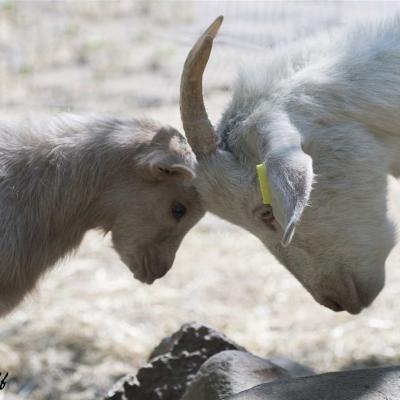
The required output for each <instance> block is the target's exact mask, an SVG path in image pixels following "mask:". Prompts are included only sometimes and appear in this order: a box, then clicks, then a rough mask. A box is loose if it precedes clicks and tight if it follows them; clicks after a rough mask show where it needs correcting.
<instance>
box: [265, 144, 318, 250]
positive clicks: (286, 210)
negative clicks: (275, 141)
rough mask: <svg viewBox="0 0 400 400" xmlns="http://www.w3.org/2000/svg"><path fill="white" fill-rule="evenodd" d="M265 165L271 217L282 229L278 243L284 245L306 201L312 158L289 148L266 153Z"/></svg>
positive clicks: (298, 149) (295, 147) (294, 147)
mask: <svg viewBox="0 0 400 400" xmlns="http://www.w3.org/2000/svg"><path fill="white" fill-rule="evenodd" d="M266 166H267V174H268V178H269V183H270V189H271V196H272V203H273V204H272V207H273V210H274V215H275V217H276V219H277V220H278V222H279V223H280V224H281V226H282V227H283V229H284V234H283V238H282V241H281V243H282V245H283V246H288V245H289V244H290V242H291V240H292V238H293V235H294V232H295V228H296V224H297V223H298V222H299V220H300V217H301V215H302V214H303V211H304V208H305V207H306V206H307V204H308V201H309V198H310V194H311V186H312V182H313V168H312V159H311V157H310V156H308V155H307V154H306V153H304V152H303V150H302V149H301V148H299V147H297V146H293V147H289V148H283V149H280V151H278V152H273V153H272V154H269V155H268V156H267V159H266Z"/></svg>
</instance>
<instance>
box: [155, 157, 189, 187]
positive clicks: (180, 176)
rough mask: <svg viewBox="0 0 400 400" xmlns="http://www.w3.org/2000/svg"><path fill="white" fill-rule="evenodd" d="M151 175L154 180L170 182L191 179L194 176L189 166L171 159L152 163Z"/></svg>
mask: <svg viewBox="0 0 400 400" xmlns="http://www.w3.org/2000/svg"><path fill="white" fill-rule="evenodd" d="M151 175H152V176H153V178H154V179H156V180H162V181H171V182H182V181H191V180H192V179H193V178H194V177H195V173H194V170H193V169H192V168H191V167H189V166H187V165H184V164H179V163H174V162H173V161H172V162H161V163H156V164H152V165H151Z"/></svg>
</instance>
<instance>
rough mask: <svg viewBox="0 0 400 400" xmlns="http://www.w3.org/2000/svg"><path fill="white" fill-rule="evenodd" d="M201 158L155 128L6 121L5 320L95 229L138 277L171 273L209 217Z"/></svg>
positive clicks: (0, 227) (0, 230)
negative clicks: (197, 177)
mask: <svg viewBox="0 0 400 400" xmlns="http://www.w3.org/2000/svg"><path fill="white" fill-rule="evenodd" d="M195 162H196V159H195V156H194V154H193V152H192V150H191V148H190V146H189V145H188V144H187V141H186V139H185V138H184V137H183V136H182V135H181V134H180V133H179V132H177V131H176V130H175V129H173V128H171V127H168V126H161V125H159V124H157V123H155V122H150V121H137V120H133V119H117V118H113V117H105V116H95V115H91V116H74V115H69V114H65V115H60V116H56V117H44V118H39V117H35V118H34V119H24V120H19V121H5V122H1V123H0V254H1V260H0V315H2V314H5V313H7V312H8V311H10V310H11V309H13V308H14V307H15V306H16V305H17V304H18V303H19V302H20V301H21V300H22V299H23V298H24V296H25V295H26V294H27V293H29V292H30V291H31V290H32V289H33V288H34V286H35V284H36V282H37V281H38V279H39V277H40V276H41V275H42V274H43V273H44V271H46V270H47V269H49V268H50V267H51V266H52V265H53V264H54V263H55V262H56V261H57V260H59V259H60V258H61V257H63V256H65V255H66V254H68V253H69V252H70V251H71V250H73V249H75V248H76V247H77V246H78V245H79V244H80V242H81V240H82V238H83V236H84V234H85V232H86V231H87V230H89V229H93V228H100V229H102V230H103V231H104V232H108V231H111V233H112V241H113V245H114V248H115V250H116V251H117V252H118V253H119V255H120V257H121V259H122V261H123V262H124V263H125V264H126V265H127V266H128V267H129V269H130V270H131V271H132V272H133V274H134V276H135V278H137V279H139V280H140V281H142V282H145V283H149V284H150V283H152V282H153V281H154V280H155V279H157V278H160V277H162V276H163V275H164V274H165V273H166V272H167V271H168V270H169V269H170V267H171V265H172V263H173V260H174V257H175V252H176V251H177V249H178V247H179V245H180V242H181V240H182V238H183V237H184V235H185V234H186V232H187V231H188V230H189V229H190V228H191V227H192V226H193V225H194V224H195V223H196V222H197V221H198V220H199V219H200V218H201V216H202V215H203V214H204V209H203V206H202V204H201V202H200V199H199V196H198V195H197V192H196V190H195V189H194V188H193V187H192V185H191V183H190V181H191V180H192V179H193V177H194V168H195Z"/></svg>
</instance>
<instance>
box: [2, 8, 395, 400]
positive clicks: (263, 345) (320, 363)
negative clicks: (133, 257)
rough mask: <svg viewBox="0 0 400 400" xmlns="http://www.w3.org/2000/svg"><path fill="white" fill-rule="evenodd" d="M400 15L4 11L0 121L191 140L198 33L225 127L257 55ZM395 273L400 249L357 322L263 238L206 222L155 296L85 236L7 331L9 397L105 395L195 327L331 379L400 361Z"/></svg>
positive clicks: (97, 240)
mask: <svg viewBox="0 0 400 400" xmlns="http://www.w3.org/2000/svg"><path fill="white" fill-rule="evenodd" d="M395 10H400V3H399V2H385V3H384V2H380V3H375V2H359V3H350V2H330V3H323V2H304V3H302V2H291V3H285V2H279V3H278V2H268V3H267V2H234V1H231V2H229V1H220V2H167V1H163V2H132V1H111V0H110V1H106V0H103V1H92V0H87V1H66V0H65V1H35V0H30V1H20V2H14V1H11V0H9V1H8V0H0V96H1V97H0V101H1V110H2V114H4V115H8V114H10V115H21V114H25V113H38V112H52V113H54V112H58V111H72V112H79V113H82V112H89V111H90V112H91V111H96V112H107V113H113V114H116V115H122V116H134V117H142V116H145V117H151V118H154V119H158V120H161V121H163V122H165V123H170V124H172V125H174V126H177V127H179V128H180V121H179V113H178V89H179V75H180V70H181V66H182V64H183V61H184V58H185V56H186V53H187V51H188V49H189V46H190V45H191V44H192V43H193V41H194V39H195V37H196V35H197V34H198V33H199V32H200V31H201V30H202V29H204V28H205V26H207V24H208V23H209V22H210V21H211V20H212V19H213V18H214V17H216V16H217V15H219V14H221V13H222V14H224V15H225V17H226V19H225V22H224V26H223V28H222V31H221V36H220V37H219V38H218V40H217V41H216V45H215V51H214V53H213V55H212V59H211V61H210V68H209V69H208V71H207V74H206V77H205V79H206V84H205V94H206V98H207V105H208V109H209V114H210V116H211V118H212V120H213V121H217V120H218V117H219V116H220V115H221V112H222V110H223V108H224V105H225V104H226V102H227V101H228V100H229V94H230V85H231V83H232V81H233V79H234V75H235V70H236V68H237V66H238V65H239V64H240V63H243V62H246V61H248V60H249V59H251V58H250V57H251V54H254V52H258V53H259V52H260V51H262V52H265V54H266V55H268V52H269V51H270V50H271V48H273V47H275V46H277V45H279V44H280V43H282V42H287V41H292V40H297V39H298V38H301V37H307V36H310V35H314V34H317V33H318V32H319V31H321V30H324V29H332V28H335V27H336V26H341V25H345V24H348V23H351V22H352V21H354V20H356V19H366V18H370V17H375V16H377V15H380V14H386V15H391V14H393V12H394V11H395ZM393 199H394V200H395V199H396V198H395V197H393ZM398 204H400V203H398ZM398 215H400V213H398ZM399 262H400V249H399V248H397V249H395V251H394V252H393V253H392V255H391V256H390V259H389V260H388V265H387V284H386V287H385V289H384V291H383V292H382V293H381V295H380V296H379V298H378V299H377V300H376V301H375V303H374V304H373V306H372V307H370V308H369V309H367V310H366V311H364V312H363V313H362V314H361V315H359V316H350V315H348V314H345V313H338V314H335V313H333V312H331V311H330V310H327V309H325V308H323V307H321V306H319V305H318V304H316V303H315V302H314V300H313V299H312V298H311V297H310V295H308V294H307V293H306V291H305V290H304V289H303V288H302V287H301V286H300V284H299V283H298V282H297V281H296V280H295V279H294V278H293V277H292V276H291V275H290V274H289V273H288V272H286V271H285V269H284V268H283V267H282V266H280V265H279V264H278V263H277V262H276V261H275V260H274V258H273V257H272V256H271V255H269V253H268V252H267V251H266V250H265V249H264V248H263V246H262V245H261V244H260V243H259V242H258V240H257V239H256V238H254V237H252V236H251V235H250V234H248V233H246V232H245V231H243V230H241V229H239V228H237V227H234V226H232V225H230V224H228V223H226V222H224V221H221V220H219V219H217V218H216V217H213V216H211V215H207V216H206V217H205V218H204V219H203V220H202V221H201V222H200V223H199V224H198V225H197V226H196V227H195V228H194V229H193V230H192V231H191V232H190V233H189V234H188V235H187V237H186V238H185V240H184V242H183V244H182V247H181V249H180V251H179V253H178V255H177V259H176V262H175V265H174V267H173V269H172V270H171V271H170V272H169V273H168V274H167V276H166V277H165V278H163V279H162V280H160V281H157V282H156V283H155V284H154V285H152V286H145V285H142V284H140V283H139V282H137V281H134V280H133V278H132V275H131V273H130V272H129V271H128V270H127V268H126V267H125V266H124V265H123V264H122V263H121V262H120V261H119V260H118V257H117V256H116V254H115V253H114V251H113V250H112V249H111V246H110V240H109V237H102V236H101V235H100V234H99V233H97V232H90V233H89V234H88V235H87V236H86V238H85V240H84V243H83V244H82V246H81V247H80V249H79V251H78V252H77V253H76V254H74V255H71V257H69V258H68V259H67V260H65V261H64V262H62V263H60V265H58V266H57V267H56V268H55V269H54V270H53V271H52V272H50V273H49V274H48V275H47V276H46V277H45V278H44V279H43V280H42V282H41V285H40V287H39V288H38V290H37V291H36V292H35V293H34V294H33V295H32V296H30V298H29V299H27V301H26V302H25V303H24V304H23V305H22V306H21V307H19V308H18V309H17V310H16V311H15V312H14V313H12V314H11V315H9V316H7V317H6V318H4V319H2V320H0V372H4V371H8V373H9V378H8V380H9V383H8V384H7V386H6V388H5V389H4V390H2V391H0V400H3V399H8V400H16V399H18V400H22V399H29V400H58V399H70V400H92V399H95V398H101V396H102V395H104V394H105V392H106V391H107V390H108V389H109V388H110V387H111V385H112V383H113V382H114V381H115V380H116V379H118V378H119V377H120V376H122V375H124V374H125V373H128V372H134V371H135V369H136V368H137V367H139V366H141V365H143V363H144V362H145V359H146V357H147V355H148V354H149V352H150V351H151V349H152V348H153V347H154V346H155V345H156V344H157V343H158V342H159V341H160V340H161V339H162V338H163V337H164V336H166V335H168V334H170V333H172V332H173V331H175V330H177V329H178V328H179V327H180V325H181V324H183V323H184V322H188V321H192V320H196V321H200V322H204V323H207V324H209V325H211V326H212V327H214V328H216V329H218V330H221V331H223V332H224V333H226V334H227V335H228V336H230V337H231V338H233V339H234V340H236V341H237V342H238V343H240V344H241V345H243V346H245V347H247V348H248V349H249V350H251V351H253V352H255V353H256V354H258V355H261V356H268V355H274V356H283V357H289V358H292V359H294V360H296V361H299V362H303V363H305V364H307V365H309V366H311V367H313V368H315V369H316V370H317V371H321V372H323V371H331V370H337V369H345V368H355V367H359V366H363V365H387V364H392V363H400V350H399V349H400V335H399V334H398V327H397V325H398V323H399V316H400V309H399V303H398V298H399V296H400V269H399V268H398V266H399ZM396 302H397V307H396Z"/></svg>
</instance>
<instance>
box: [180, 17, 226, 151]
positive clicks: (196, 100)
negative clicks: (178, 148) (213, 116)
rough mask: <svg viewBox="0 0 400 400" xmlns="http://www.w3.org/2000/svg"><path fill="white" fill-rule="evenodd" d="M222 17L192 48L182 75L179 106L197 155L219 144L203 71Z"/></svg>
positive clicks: (187, 133)
mask: <svg viewBox="0 0 400 400" xmlns="http://www.w3.org/2000/svg"><path fill="white" fill-rule="evenodd" d="M222 20H223V17H222V16H220V17H218V18H217V19H216V20H215V21H214V22H213V23H212V24H211V25H210V26H209V27H208V29H207V30H206V31H205V32H204V33H203V34H202V35H201V36H200V38H199V39H198V40H197V42H196V44H195V45H194V46H193V47H192V49H191V50H190V52H189V54H188V56H187V58H186V61H185V65H184V67H183V72H182V77H181V92H180V109H181V118H182V124H183V129H184V131H185V133H186V137H187V139H188V141H189V144H190V145H191V147H192V149H193V151H194V152H195V153H196V154H210V153H213V152H215V151H216V149H217V146H218V140H217V135H216V133H215V130H214V128H213V126H212V124H211V122H210V120H209V119H208V115H207V111H206V108H205V106H204V100H203V82H202V81H203V73H204V70H205V68H206V65H207V62H208V59H209V57H210V53H211V48H212V44H213V40H214V39H215V37H216V36H217V33H218V30H219V27H220V26H221V24H222Z"/></svg>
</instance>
